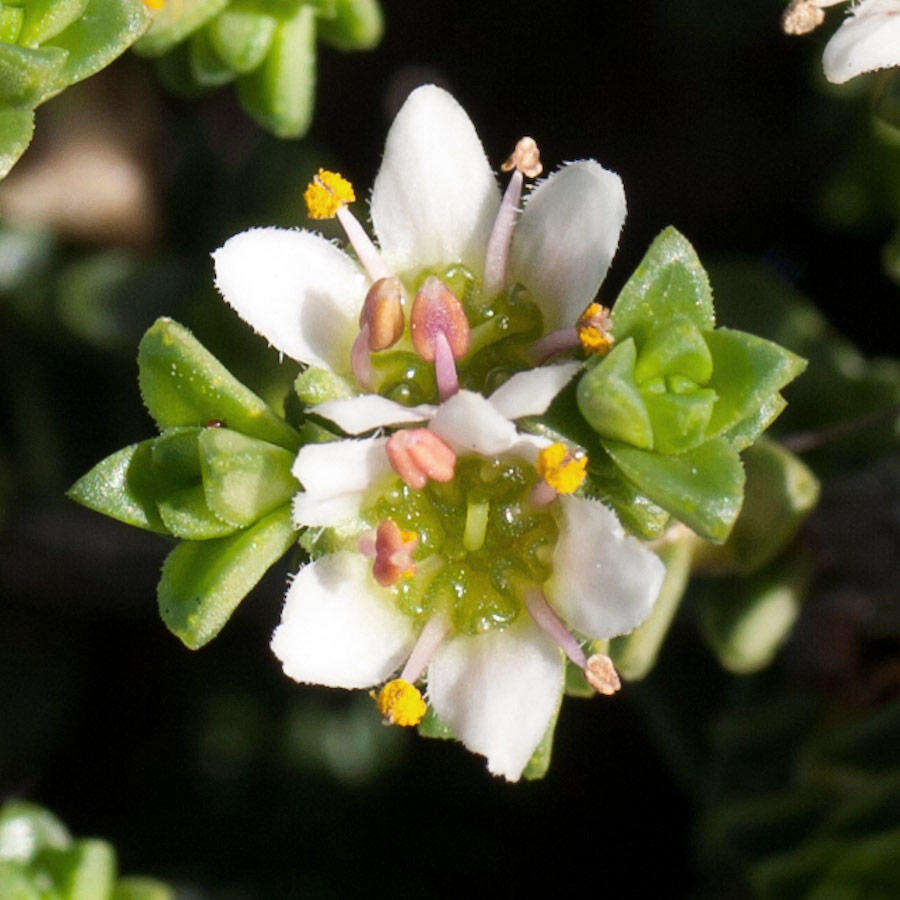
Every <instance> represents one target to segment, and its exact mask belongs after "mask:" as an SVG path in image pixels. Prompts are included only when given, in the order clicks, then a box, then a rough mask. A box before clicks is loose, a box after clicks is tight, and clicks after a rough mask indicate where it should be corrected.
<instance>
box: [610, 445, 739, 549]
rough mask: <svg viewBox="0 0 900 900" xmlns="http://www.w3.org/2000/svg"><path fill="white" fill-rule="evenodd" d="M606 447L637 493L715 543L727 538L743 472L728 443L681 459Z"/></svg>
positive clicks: (696, 450) (703, 448)
mask: <svg viewBox="0 0 900 900" xmlns="http://www.w3.org/2000/svg"><path fill="white" fill-rule="evenodd" d="M603 446H604V447H605V448H606V451H607V453H609V455H610V456H611V457H612V458H613V461H614V462H615V463H616V465H617V466H619V468H620V469H621V470H622V471H623V472H624V473H625V475H626V476H627V477H628V478H629V479H630V480H631V481H633V482H634V484H635V485H636V486H637V488H638V490H639V491H640V492H641V493H642V494H645V495H646V496H647V497H649V498H650V499H651V500H653V501H654V502H655V503H658V504H659V505H660V506H661V507H663V508H664V509H666V510H668V512H669V513H671V514H672V515H673V516H674V517H675V518H676V519H679V520H681V521H682V522H684V523H685V525H688V526H690V527H691V528H693V529H694V531H696V532H697V534H699V535H700V536H701V537H704V538H706V539H707V540H710V541H713V542H715V543H721V542H722V541H724V540H725V539H726V538H727V537H728V534H729V532H730V531H731V527H732V526H733V525H734V522H735V519H737V515H738V513H739V512H740V509H741V503H742V501H743V497H744V469H743V467H742V466H741V460H740V457H739V456H738V454H737V451H736V450H735V449H734V448H733V447H732V446H731V445H730V444H729V443H728V442H727V441H726V440H724V438H713V439H712V440H710V441H706V443H704V444H701V445H700V446H699V447H696V448H694V449H693V450H688V451H687V452H686V453H682V454H680V455H678V456H662V455H661V454H659V453H652V452H649V451H647V450H638V449H637V448H635V447H629V446H628V445H627V444H620V443H616V442H614V441H604V442H603Z"/></svg>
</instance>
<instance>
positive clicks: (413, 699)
mask: <svg viewBox="0 0 900 900" xmlns="http://www.w3.org/2000/svg"><path fill="white" fill-rule="evenodd" d="M375 705H376V706H377V707H378V712H380V713H381V715H382V716H383V718H384V720H385V722H388V723H389V724H391V725H403V726H404V727H409V726H411V725H418V724H419V722H421V721H422V716H424V715H425V710H426V709H427V708H428V707H427V706H426V705H425V701H424V700H423V699H422V695H421V694H420V693H419V691H418V689H417V688H416V687H415V685H412V684H410V683H409V682H408V681H404V680H403V679H402V678H395V679H394V680H393V681H389V682H388V683H387V684H386V685H385V686H384V687H383V688H382V689H381V690H380V691H379V692H378V696H377V697H376V698H375Z"/></svg>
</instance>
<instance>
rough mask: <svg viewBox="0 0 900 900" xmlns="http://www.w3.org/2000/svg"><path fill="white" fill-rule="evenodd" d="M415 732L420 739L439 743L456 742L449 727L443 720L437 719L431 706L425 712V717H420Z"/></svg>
mask: <svg viewBox="0 0 900 900" xmlns="http://www.w3.org/2000/svg"><path fill="white" fill-rule="evenodd" d="M416 730H417V731H418V732H419V735H420V736H421V737H425V738H435V739H436V740H439V741H453V740H456V736H455V735H454V734H453V732H452V731H451V730H450V726H449V725H448V724H447V723H446V722H445V721H444V720H443V719H440V718H438V715H437V713H436V712H435V711H434V707H432V706H429V707H428V709H426V710H425V715H424V716H422V721H421V722H419V724H418V726H416Z"/></svg>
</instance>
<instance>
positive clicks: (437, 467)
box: [386, 428, 456, 491]
mask: <svg viewBox="0 0 900 900" xmlns="http://www.w3.org/2000/svg"><path fill="white" fill-rule="evenodd" d="M386 449H387V455H388V459H389V460H390V463H391V468H392V469H393V470H394V471H395V472H396V473H397V474H398V475H399V476H400V477H401V478H402V479H403V481H404V483H405V484H407V485H408V486H409V487H411V488H412V489H413V490H416V491H420V490H422V488H424V487H425V485H426V484H427V483H428V479H429V478H430V479H432V480H433V481H450V480H451V479H452V478H453V472H454V469H455V467H456V454H455V453H454V452H453V450H452V449H451V448H450V447H448V446H447V444H445V443H444V441H442V440H441V439H440V438H439V437H438V436H437V435H436V434H435V433H434V432H433V431H429V430H428V429H427V428H405V429H403V430H402V431H397V432H395V433H394V434H392V435H391V436H390V437H389V438H388V440H387V445H386Z"/></svg>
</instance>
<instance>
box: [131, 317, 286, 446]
mask: <svg viewBox="0 0 900 900" xmlns="http://www.w3.org/2000/svg"><path fill="white" fill-rule="evenodd" d="M138 382H139V384H140V388H141V395H142V397H143V398H144V403H145V405H146V406H147V409H148V410H149V412H150V415H151V416H153V418H154V419H155V420H156V422H157V424H158V425H159V426H160V427H161V428H166V427H170V426H176V425H205V424H207V423H208V422H210V421H211V420H218V421H221V422H224V423H225V425H226V426H227V427H228V428H231V429H233V430H235V431H240V432H242V433H243V434H247V435H250V436H252V437H257V438H260V439H261V440H264V441H269V442H270V443H272V444H277V445H278V446H280V447H286V448H287V449H289V450H296V449H297V448H298V447H299V446H300V436H299V435H298V434H297V432H296V431H295V430H294V429H293V428H291V426H290V425H288V423H287V422H285V421H284V419H282V418H281V417H280V416H279V415H278V414H277V413H276V412H275V411H274V410H273V409H272V408H271V407H270V406H268V404H266V403H265V402H264V401H263V400H262V399H260V398H259V397H257V396H256V394H254V393H253V392H252V391H250V390H249V389H248V388H246V387H244V385H242V384H241V383H240V382H239V381H238V380H237V379H236V378H235V377H234V376H233V375H232V374H231V373H230V372H229V371H228V370H227V369H226V368H225V367H224V366H223V365H222V364H221V363H220V362H219V361H218V360H217V359H216V358H215V357H214V356H213V355H212V354H211V353H210V352H209V351H208V350H207V349H206V348H205V347H204V346H203V345H202V344H201V343H200V342H199V341H198V340H197V339H196V338H195V337H194V336H193V335H192V334H191V333H190V332H189V331H188V330H187V329H186V328H185V327H184V326H183V325H179V324H178V323H177V322H174V321H172V320H171V319H165V318H163V319H158V320H157V321H156V322H155V323H154V324H153V325H152V326H151V327H150V328H149V329H148V330H147V332H146V333H145V334H144V337H143V338H142V339H141V343H140V346H139V347H138Z"/></svg>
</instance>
